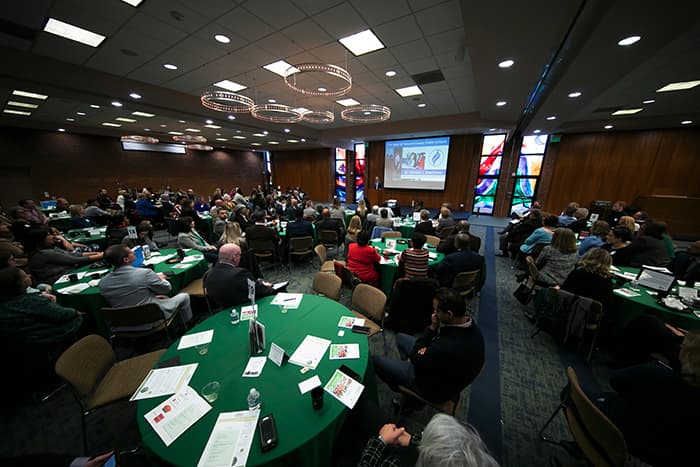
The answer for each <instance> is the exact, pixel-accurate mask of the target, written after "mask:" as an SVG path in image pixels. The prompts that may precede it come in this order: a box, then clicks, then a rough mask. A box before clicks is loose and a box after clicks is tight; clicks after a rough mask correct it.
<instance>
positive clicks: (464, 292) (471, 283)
mask: <svg viewBox="0 0 700 467" xmlns="http://www.w3.org/2000/svg"><path fill="white" fill-rule="evenodd" d="M480 272H481V271H479V270H478V269H477V270H476V271H465V272H460V273H459V274H457V275H456V276H455V278H454V281H453V282H452V288H453V289H455V290H457V291H458V292H459V294H460V295H461V296H463V297H467V296H469V295H473V294H475V293H476V287H477V283H478V279H479V273H480Z"/></svg>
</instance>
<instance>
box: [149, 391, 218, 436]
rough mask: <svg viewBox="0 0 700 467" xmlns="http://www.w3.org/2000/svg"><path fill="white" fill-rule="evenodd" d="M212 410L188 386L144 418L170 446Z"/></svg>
mask: <svg viewBox="0 0 700 467" xmlns="http://www.w3.org/2000/svg"><path fill="white" fill-rule="evenodd" d="M210 410H211V406H210V405H209V404H207V401H205V400H204V399H202V397H201V396H200V395H199V394H197V392H196V391H195V390H194V389H192V388H191V387H189V386H186V387H185V388H184V389H183V390H182V391H180V392H178V393H177V394H175V395H174V396H172V397H170V398H168V399H167V400H165V401H164V402H162V403H160V404H158V405H157V406H156V407H155V408H154V409H153V410H151V411H150V412H148V413H146V414H145V415H144V416H143V417H144V418H145V419H146V421H147V422H148V424H149V425H151V427H152V428H153V430H154V431H155V432H156V434H157V435H158V436H159V437H160V439H161V440H163V443H165V445H166V446H170V445H171V444H172V443H173V441H175V440H176V439H177V438H178V437H179V436H180V435H181V434H183V433H184V432H185V431H187V429H188V428H189V427H191V426H192V425H194V424H195V423H196V422H197V420H199V419H200V418H202V417H203V416H204V414H205V413H207V412H209V411H210Z"/></svg>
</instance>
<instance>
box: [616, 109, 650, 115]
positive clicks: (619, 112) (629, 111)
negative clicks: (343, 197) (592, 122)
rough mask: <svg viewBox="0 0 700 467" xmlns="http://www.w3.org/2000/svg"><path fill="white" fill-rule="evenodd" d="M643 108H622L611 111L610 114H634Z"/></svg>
mask: <svg viewBox="0 0 700 467" xmlns="http://www.w3.org/2000/svg"><path fill="white" fill-rule="evenodd" d="M642 110H644V109H622V110H618V111H616V112H613V113H612V114H611V115H634V114H636V113H638V112H641V111H642Z"/></svg>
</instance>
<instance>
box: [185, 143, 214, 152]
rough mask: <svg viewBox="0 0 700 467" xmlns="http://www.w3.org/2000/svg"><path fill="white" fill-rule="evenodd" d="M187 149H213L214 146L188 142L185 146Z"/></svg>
mask: <svg viewBox="0 0 700 467" xmlns="http://www.w3.org/2000/svg"><path fill="white" fill-rule="evenodd" d="M185 147H186V148H187V149H190V150H193V151H213V150H214V148H213V147H212V146H209V145H208V144H188V145H186V146H185Z"/></svg>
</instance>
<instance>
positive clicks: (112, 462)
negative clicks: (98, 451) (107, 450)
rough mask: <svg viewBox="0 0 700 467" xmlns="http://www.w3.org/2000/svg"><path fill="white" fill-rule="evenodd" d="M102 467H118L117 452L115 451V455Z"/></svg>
mask: <svg viewBox="0 0 700 467" xmlns="http://www.w3.org/2000/svg"><path fill="white" fill-rule="evenodd" d="M102 467H117V451H114V454H112V455H111V456H109V459H107V460H106V461H105V463H104V464H102Z"/></svg>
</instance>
